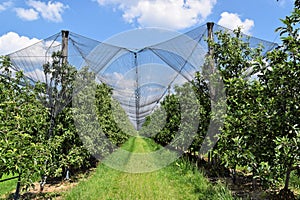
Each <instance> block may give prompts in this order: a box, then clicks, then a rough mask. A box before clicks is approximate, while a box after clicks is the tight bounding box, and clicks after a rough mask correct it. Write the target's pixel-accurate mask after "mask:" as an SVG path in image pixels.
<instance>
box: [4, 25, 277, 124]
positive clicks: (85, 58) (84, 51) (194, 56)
mask: <svg viewBox="0 0 300 200" xmlns="http://www.w3.org/2000/svg"><path fill="white" fill-rule="evenodd" d="M216 31H227V32H228V33H233V31H232V30H229V29H226V28H224V27H222V26H219V25H216V24H215V25H214V32H216ZM207 33H208V31H207V26H206V25H203V26H199V27H197V28H195V29H193V30H191V31H189V32H187V33H184V34H174V35H173V36H172V37H171V38H168V39H166V40H164V41H162V42H160V43H158V44H152V45H149V46H145V47H143V48H141V49H138V48H134V47H133V48H132V47H130V48H126V47H124V46H120V47H119V46H117V45H115V44H109V43H104V42H99V41H96V40H93V39H89V38H86V37H83V36H81V35H78V34H75V33H72V32H70V33H69V37H68V62H69V64H71V65H73V66H75V67H76V68H77V69H78V70H80V69H82V68H83V67H86V66H87V67H88V68H89V70H90V71H93V72H94V73H95V74H96V78H97V80H100V81H101V82H104V83H106V84H107V85H109V86H110V87H111V88H112V89H113V98H115V99H116V100H117V101H118V102H119V103H120V105H121V106H122V107H123V109H124V110H125V111H126V113H127V115H128V117H129V119H130V120H131V122H132V123H133V124H134V126H135V128H136V129H139V128H140V127H141V126H142V124H143V122H144V120H145V117H146V116H148V115H150V114H151V113H152V111H153V110H154V109H155V107H156V106H157V105H159V102H160V101H161V100H162V99H163V98H164V96H165V95H166V94H168V93H170V92H172V91H173V89H172V88H173V87H174V86H175V85H181V84H183V83H185V82H187V81H191V80H193V79H194V75H195V72H197V71H200V72H201V70H202V69H201V67H202V66H203V64H204V60H205V56H206V53H207V49H208V46H207V42H206V38H207ZM62 39H63V38H62V34H61V33H59V34H56V35H53V36H51V37H49V38H47V39H45V40H42V41H40V42H38V43H36V44H34V45H32V46H29V47H27V48H25V49H22V50H19V51H17V52H14V53H11V54H9V55H8V56H9V57H10V59H11V61H12V63H13V66H14V67H15V68H16V70H23V71H24V73H25V75H26V76H27V77H28V78H30V79H31V80H32V81H43V82H45V81H46V80H45V75H44V73H43V67H42V66H43V64H45V63H47V62H51V55H52V53H53V52H57V51H61V49H62ZM243 39H245V40H247V41H248V42H249V43H250V46H251V47H257V46H258V45H260V44H261V45H263V46H264V51H263V53H264V54H265V53H266V52H268V51H270V50H271V49H273V48H275V47H276V46H277V44H275V43H271V42H267V41H264V40H260V39H257V38H255V37H250V36H247V35H243ZM145 40H147V38H145Z"/></svg>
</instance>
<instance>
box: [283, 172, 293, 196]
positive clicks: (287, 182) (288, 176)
mask: <svg viewBox="0 0 300 200" xmlns="http://www.w3.org/2000/svg"><path fill="white" fill-rule="evenodd" d="M290 178H291V168H290V167H288V169H287V170H286V175H285V183H284V188H283V189H284V190H286V191H287V190H288V189H289V182H290Z"/></svg>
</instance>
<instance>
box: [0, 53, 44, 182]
mask: <svg viewBox="0 0 300 200" xmlns="http://www.w3.org/2000/svg"><path fill="white" fill-rule="evenodd" d="M0 62H1V64H0V71H1V74H2V75H1V76H0V80H1V81H0V91H1V92H0V94H1V95H0V155H1V159H0V169H1V170H0V178H1V177H2V176H3V175H4V174H12V175H18V176H21V182H22V185H24V184H25V185H27V186H28V185H29V184H31V183H32V181H33V178H34V175H35V174H41V172H42V171H44V170H45V169H44V162H45V159H46V158H47V156H48V155H49V151H48V150H47V148H46V146H45V143H44V140H45V138H44V135H45V132H46V131H47V129H46V127H47V111H46V109H45V107H44V106H43V105H42V104H41V103H40V102H39V101H38V100H37V99H36V93H35V90H34V88H32V87H31V86H30V85H29V84H28V83H27V80H26V78H25V77H24V75H23V73H22V72H15V71H14V70H12V66H11V64H10V61H9V59H8V58H7V57H1V60H0Z"/></svg>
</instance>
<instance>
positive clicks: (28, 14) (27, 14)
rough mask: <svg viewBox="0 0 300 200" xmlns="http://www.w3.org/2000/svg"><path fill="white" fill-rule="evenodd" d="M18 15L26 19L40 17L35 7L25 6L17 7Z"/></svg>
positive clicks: (31, 19) (30, 19)
mask: <svg viewBox="0 0 300 200" xmlns="http://www.w3.org/2000/svg"><path fill="white" fill-rule="evenodd" d="M15 11H16V13H17V16H18V17H20V18H21V19H23V20H26V21H33V20H37V19H38V18H39V13H38V12H37V11H35V10H34V9H32V8H30V9H24V8H16V9H15Z"/></svg>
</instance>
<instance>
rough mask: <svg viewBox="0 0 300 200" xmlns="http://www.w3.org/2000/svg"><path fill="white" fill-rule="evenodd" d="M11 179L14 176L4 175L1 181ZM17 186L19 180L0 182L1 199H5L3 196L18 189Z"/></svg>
mask: <svg viewBox="0 0 300 200" xmlns="http://www.w3.org/2000/svg"><path fill="white" fill-rule="evenodd" d="M10 177H13V176H10V175H4V176H2V177H1V179H0V180H4V179H7V178H10ZM16 184H17V179H13V180H9V181H5V182H0V198H3V196H5V195H7V194H9V193H11V192H12V191H13V190H14V189H15V188H16Z"/></svg>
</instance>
